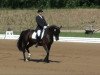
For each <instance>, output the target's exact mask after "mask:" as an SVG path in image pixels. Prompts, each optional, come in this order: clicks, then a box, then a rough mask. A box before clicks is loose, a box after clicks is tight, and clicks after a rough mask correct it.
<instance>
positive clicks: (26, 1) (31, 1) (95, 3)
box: [0, 0, 100, 9]
mask: <svg viewBox="0 0 100 75" xmlns="http://www.w3.org/2000/svg"><path fill="white" fill-rule="evenodd" d="M77 7H100V0H0V8H12V9H16V8H21V9H23V8H77Z"/></svg>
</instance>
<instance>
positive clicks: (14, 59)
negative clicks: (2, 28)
mask: <svg viewBox="0 0 100 75" xmlns="http://www.w3.org/2000/svg"><path fill="white" fill-rule="evenodd" d="M16 42H17V41H14V40H0V75H100V44H85V43H60V42H55V43H53V45H52V48H51V52H50V60H51V62H50V63H44V62H42V59H43V58H44V57H45V51H44V50H43V48H42V47H38V48H35V47H34V46H33V47H31V48H30V51H31V54H32V56H31V59H32V61H29V62H24V61H23V56H22V53H21V52H19V51H18V49H17V47H16Z"/></svg>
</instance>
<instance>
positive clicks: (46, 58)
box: [44, 52, 50, 63]
mask: <svg viewBox="0 0 100 75" xmlns="http://www.w3.org/2000/svg"><path fill="white" fill-rule="evenodd" d="M44 62H47V63H49V62H50V61H49V52H47V54H46V57H45V58H44Z"/></svg>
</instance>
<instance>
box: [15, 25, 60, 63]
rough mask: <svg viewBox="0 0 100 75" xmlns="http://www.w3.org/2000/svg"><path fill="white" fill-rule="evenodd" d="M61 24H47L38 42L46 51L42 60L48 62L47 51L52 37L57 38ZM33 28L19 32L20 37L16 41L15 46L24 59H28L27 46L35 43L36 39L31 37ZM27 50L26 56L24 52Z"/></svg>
mask: <svg viewBox="0 0 100 75" xmlns="http://www.w3.org/2000/svg"><path fill="white" fill-rule="evenodd" d="M61 27H62V26H60V27H58V26H56V25H51V26H48V27H47V28H46V29H45V32H44V36H43V38H42V39H41V42H40V43H39V46H43V48H44V49H45V51H46V57H45V58H44V62H47V63H49V52H50V48H51V45H52V43H53V42H54V38H53V37H55V39H56V41H57V40H59V34H60V29H61ZM34 31H35V30H31V29H27V30H24V31H22V32H21V34H20V37H19V39H18V42H17V47H18V49H19V50H20V51H22V52H23V57H24V61H29V60H30V56H31V54H30V51H29V48H30V47H31V46H33V45H35V44H36V43H37V40H36V39H32V34H33V32H34ZM26 52H28V56H27V57H26V55H25V53H26Z"/></svg>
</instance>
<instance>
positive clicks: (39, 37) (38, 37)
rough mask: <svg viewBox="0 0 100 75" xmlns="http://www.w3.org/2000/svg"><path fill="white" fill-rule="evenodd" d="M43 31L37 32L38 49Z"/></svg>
mask: <svg viewBox="0 0 100 75" xmlns="http://www.w3.org/2000/svg"><path fill="white" fill-rule="evenodd" d="M41 35H42V30H38V31H37V43H36V47H37V46H38V44H39V42H40V41H41Z"/></svg>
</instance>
